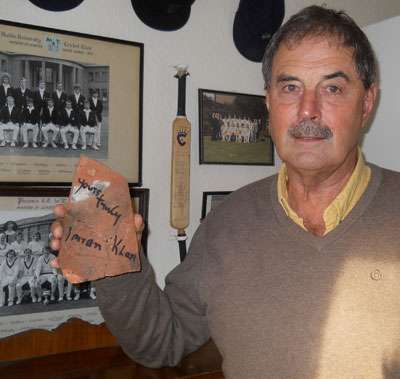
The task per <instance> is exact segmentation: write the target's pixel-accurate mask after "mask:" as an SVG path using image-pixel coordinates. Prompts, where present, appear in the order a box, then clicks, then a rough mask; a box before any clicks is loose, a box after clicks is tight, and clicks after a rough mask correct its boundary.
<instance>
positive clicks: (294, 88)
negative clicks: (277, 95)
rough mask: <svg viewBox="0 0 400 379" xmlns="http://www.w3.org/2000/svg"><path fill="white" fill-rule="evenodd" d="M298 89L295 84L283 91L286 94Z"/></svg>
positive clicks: (289, 85) (287, 86) (284, 88)
mask: <svg viewBox="0 0 400 379" xmlns="http://www.w3.org/2000/svg"><path fill="white" fill-rule="evenodd" d="M296 89H297V87H296V86H295V85H294V84H288V85H286V86H285V87H283V90H284V91H286V92H294V91H296Z"/></svg>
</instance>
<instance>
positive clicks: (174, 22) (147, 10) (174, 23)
mask: <svg viewBox="0 0 400 379" xmlns="http://www.w3.org/2000/svg"><path fill="white" fill-rule="evenodd" d="M194 1H195V0H131V2H132V7H133V9H134V11H135V13H136V15H137V16H138V17H139V19H140V20H141V21H142V22H143V23H144V24H146V25H147V26H150V28H153V29H157V30H162V31H166V32H170V31H173V30H178V29H180V28H181V27H182V26H184V25H185V24H186V22H187V20H188V19H189V16H190V9H191V6H192V4H193V3H194Z"/></svg>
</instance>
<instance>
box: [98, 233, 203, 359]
mask: <svg viewBox="0 0 400 379" xmlns="http://www.w3.org/2000/svg"><path fill="white" fill-rule="evenodd" d="M201 247H202V244H201V243H200V239H199V237H196V236H195V237H194V238H193V241H192V244H191V247H190V250H189V253H188V254H187V256H186V259H185V261H184V262H183V263H182V264H180V265H178V266H177V267H176V268H175V269H174V270H173V271H172V272H171V273H170V274H168V276H167V277H166V285H165V288H164V291H162V290H161V289H160V288H159V287H158V286H157V284H156V282H155V280H154V275H153V272H152V269H151V267H150V265H149V263H148V261H147V259H146V258H145V257H144V255H143V254H142V253H141V262H142V270H141V272H140V273H130V274H124V275H120V276H117V277H110V278H105V279H102V280H99V281H97V284H96V291H97V295H98V296H97V300H98V305H99V307H100V311H101V313H102V315H103V317H104V319H105V321H106V324H107V326H108V327H109V329H110V331H111V332H112V333H113V334H114V335H115V336H116V338H117V339H118V341H119V343H120V345H121V347H122V349H123V350H124V351H125V353H126V354H127V355H128V356H130V357H131V358H132V359H133V360H134V361H136V362H139V363H141V364H143V365H145V366H148V367H161V366H175V365H176V364H177V363H178V362H179V361H180V360H181V358H182V357H183V356H185V355H186V354H189V353H190V352H192V351H194V350H196V349H197V348H199V347H200V346H202V345H203V344H204V343H206V342H207V340H208V339H209V332H208V326H207V321H206V307H205V305H204V304H203V303H202V301H201V299H200V296H199V288H198V282H199V276H200V275H201V269H202V262H203V254H202V251H201V250H202V249H201Z"/></svg>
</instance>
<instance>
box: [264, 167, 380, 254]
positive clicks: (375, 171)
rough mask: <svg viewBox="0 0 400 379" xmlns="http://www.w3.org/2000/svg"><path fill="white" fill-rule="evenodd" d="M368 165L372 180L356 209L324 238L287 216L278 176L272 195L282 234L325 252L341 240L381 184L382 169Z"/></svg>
mask: <svg viewBox="0 0 400 379" xmlns="http://www.w3.org/2000/svg"><path fill="white" fill-rule="evenodd" d="M366 164H367V165H368V166H369V167H370V168H371V179H370V181H369V183H368V186H367V188H366V190H365V191H364V193H363V195H362V196H361V198H360V199H359V200H358V202H357V204H356V205H355V206H354V208H353V209H352V210H351V211H350V213H349V214H348V215H347V217H346V218H345V219H344V220H343V221H342V222H341V223H340V224H339V225H338V226H337V227H336V228H335V229H333V230H332V231H331V232H329V233H327V234H325V235H324V236H322V237H317V236H315V235H313V234H311V233H309V232H307V231H306V230H304V229H303V228H301V227H300V226H299V225H297V224H296V223H295V222H294V221H292V220H291V219H290V218H289V217H288V216H287V215H286V214H285V212H284V210H283V208H282V206H281V205H280V203H279V201H278V176H277V175H276V176H275V177H274V179H273V180H272V182H271V191H270V194H271V203H272V208H273V210H274V213H275V215H276V217H277V219H278V222H279V223H280V224H281V225H282V233H285V234H287V235H288V236H289V238H291V239H292V240H294V241H296V242H302V243H303V244H306V245H308V246H311V247H313V248H315V249H317V250H323V249H324V248H325V247H326V246H328V245H329V244H331V243H332V242H333V241H335V240H337V239H338V238H340V237H341V236H342V235H343V234H344V233H345V232H346V231H347V230H348V229H349V228H350V226H351V225H352V224H353V223H354V222H355V221H356V220H357V219H358V218H359V217H360V216H361V215H362V214H363V213H364V212H365V210H366V209H367V207H368V205H369V204H370V203H371V201H372V199H373V198H374V196H375V194H376V192H377V190H378V187H379V186H380V184H381V181H382V169H381V168H380V167H378V166H375V165H373V164H371V163H366Z"/></svg>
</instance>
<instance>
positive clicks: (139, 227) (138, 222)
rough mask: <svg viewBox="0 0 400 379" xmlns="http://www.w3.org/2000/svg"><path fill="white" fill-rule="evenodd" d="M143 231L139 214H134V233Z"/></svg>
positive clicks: (142, 222) (141, 218)
mask: <svg viewBox="0 0 400 379" xmlns="http://www.w3.org/2000/svg"><path fill="white" fill-rule="evenodd" d="M143 230H144V221H143V217H142V216H141V215H140V214H139V213H136V214H135V231H136V233H142V232H143Z"/></svg>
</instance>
